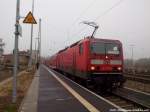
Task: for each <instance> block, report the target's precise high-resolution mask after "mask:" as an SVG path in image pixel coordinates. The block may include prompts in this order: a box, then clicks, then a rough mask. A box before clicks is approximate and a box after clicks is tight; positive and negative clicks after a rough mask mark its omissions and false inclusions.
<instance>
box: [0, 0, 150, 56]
mask: <svg viewBox="0 0 150 112" xmlns="http://www.w3.org/2000/svg"><path fill="white" fill-rule="evenodd" d="M20 2H21V6H20V7H21V11H20V13H21V16H26V15H27V13H28V12H29V11H31V7H32V1H31V0H20ZM149 10H150V0H35V12H34V16H35V18H36V20H37V22H38V19H39V18H41V19H42V56H50V55H52V54H54V53H56V52H57V51H58V50H60V49H63V48H65V47H66V46H68V45H70V44H72V43H73V42H76V41H78V40H80V39H83V38H84V37H86V36H88V35H91V33H92V31H93V28H92V27H89V26H87V25H85V24H82V21H95V22H96V23H97V24H99V29H98V31H97V33H96V35H95V37H96V38H106V39H117V40H120V41H121V42H122V43H123V48H124V56H125V58H131V45H134V47H133V52H134V58H135V59H138V58H145V57H150V52H149V48H150V46H149V43H150V31H149V30H150V13H149ZM15 13H16V0H3V1H1V4H0V14H1V17H0V38H3V40H4V42H5V44H6V45H5V48H4V50H5V53H11V52H12V50H13V48H14V30H15V27H14V24H15V15H16V14H15ZM22 21H23V19H21V20H20V24H21V26H22V37H20V38H19V50H27V49H29V48H30V32H31V30H30V29H31V25H28V24H23V23H22ZM37 36H38V24H37V25H34V34H33V49H34V48H35V47H34V46H35V41H36V39H35V38H37Z"/></svg>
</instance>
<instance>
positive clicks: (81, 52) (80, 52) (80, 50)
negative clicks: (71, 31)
mask: <svg viewBox="0 0 150 112" xmlns="http://www.w3.org/2000/svg"><path fill="white" fill-rule="evenodd" d="M79 54H80V55H81V54H83V44H80V45H79Z"/></svg>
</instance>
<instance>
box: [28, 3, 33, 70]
mask: <svg viewBox="0 0 150 112" xmlns="http://www.w3.org/2000/svg"><path fill="white" fill-rule="evenodd" d="M33 13H34V0H33V2H32V14H33ZM32 41H33V24H31V43H30V59H29V63H28V68H31V66H32V43H33V42H32Z"/></svg>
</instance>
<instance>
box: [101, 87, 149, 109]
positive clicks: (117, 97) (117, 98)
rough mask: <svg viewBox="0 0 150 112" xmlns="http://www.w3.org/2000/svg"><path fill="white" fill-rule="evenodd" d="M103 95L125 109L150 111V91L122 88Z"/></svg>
mask: <svg viewBox="0 0 150 112" xmlns="http://www.w3.org/2000/svg"><path fill="white" fill-rule="evenodd" d="M103 97H104V98H106V99H107V100H109V101H111V102H113V103H114V104H116V105H118V106H119V107H121V108H122V109H125V110H131V111H133V110H144V111H148V112H149V111H150V94H148V93H143V92H139V91H135V90H131V89H129V88H120V89H118V90H117V91H114V92H112V93H109V94H106V95H104V96H103Z"/></svg>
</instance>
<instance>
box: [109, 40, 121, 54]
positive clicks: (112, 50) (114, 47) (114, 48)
mask: <svg viewBox="0 0 150 112" xmlns="http://www.w3.org/2000/svg"><path fill="white" fill-rule="evenodd" d="M106 53H107V54H117V55H118V54H119V53H120V50H119V45H118V44H116V43H108V44H106Z"/></svg>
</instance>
